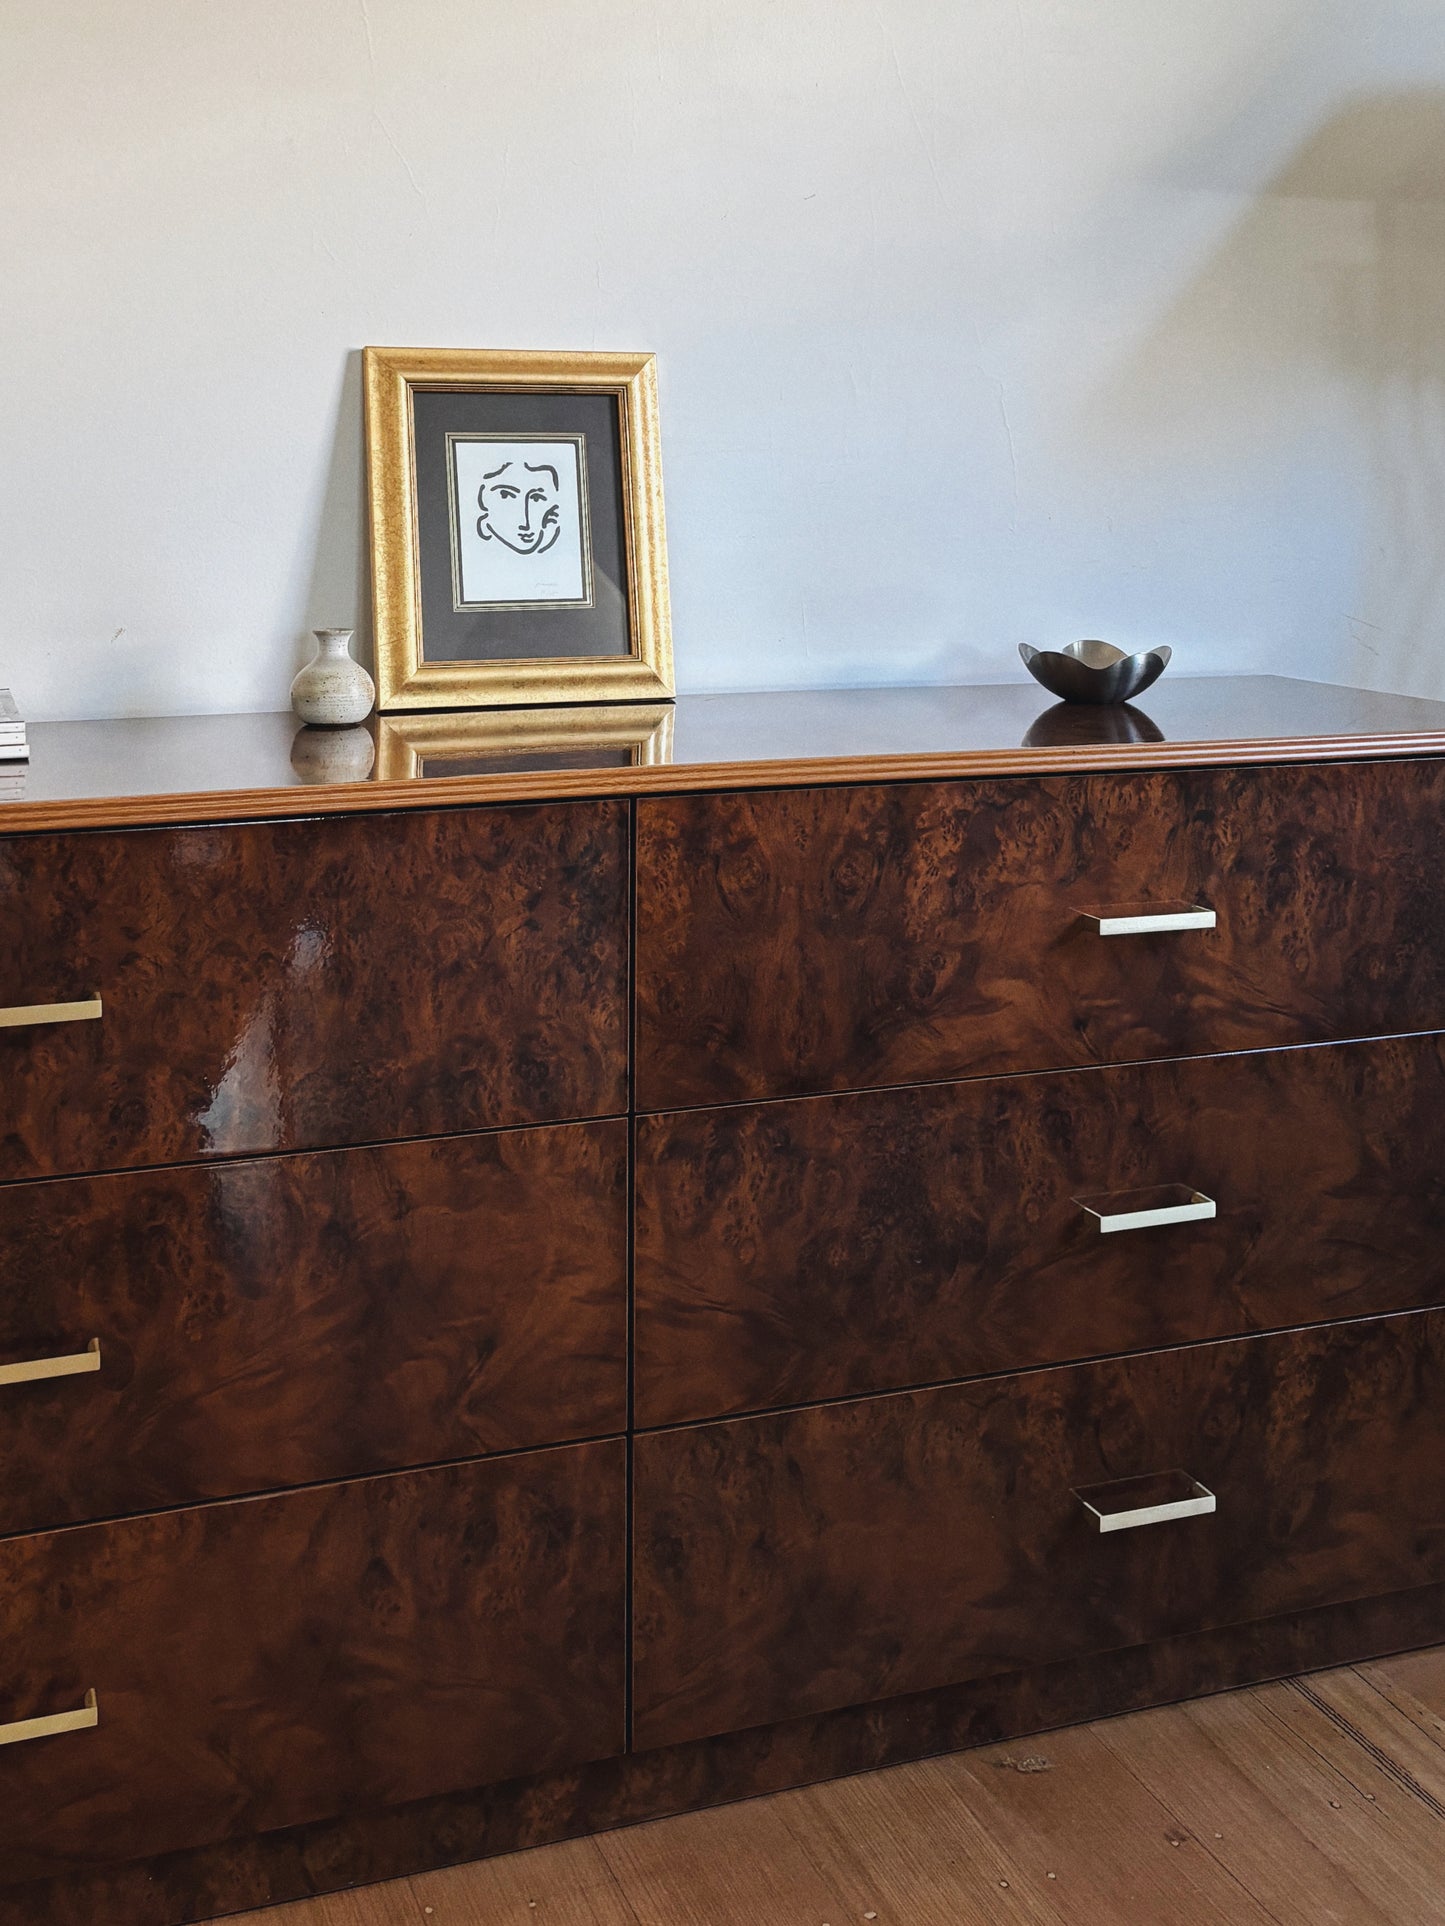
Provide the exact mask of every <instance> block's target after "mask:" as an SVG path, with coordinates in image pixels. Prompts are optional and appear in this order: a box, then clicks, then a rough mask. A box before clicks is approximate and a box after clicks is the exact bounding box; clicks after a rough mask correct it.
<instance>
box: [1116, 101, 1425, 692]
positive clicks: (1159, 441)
mask: <svg viewBox="0 0 1445 1926" xmlns="http://www.w3.org/2000/svg"><path fill="white" fill-rule="evenodd" d="M1205 171H1206V172H1207V170H1205ZM1185 185H1186V186H1188V187H1194V188H1201V189H1203V191H1210V190H1209V184H1208V183H1207V182H1205V181H1202V180H1200V179H1198V178H1196V179H1195V180H1194V181H1193V182H1188V183H1185ZM1088 424H1089V427H1090V429H1091V431H1092V434H1091V438H1093V439H1098V440H1106V441H1107V442H1108V444H1109V448H1110V456H1111V459H1112V458H1116V457H1117V458H1119V459H1125V460H1127V459H1129V458H1130V457H1131V456H1132V457H1133V458H1135V459H1137V458H1138V457H1140V456H1141V455H1142V456H1144V457H1145V458H1146V459H1148V460H1149V461H1151V462H1153V461H1168V462H1171V463H1176V464H1181V465H1183V466H1186V467H1187V466H1188V465H1189V464H1190V463H1194V464H1198V465H1199V466H1200V467H1201V468H1204V467H1205V466H1206V465H1212V466H1214V467H1217V468H1219V469H1221V470H1223V469H1225V468H1226V467H1227V468H1228V469H1229V471H1230V472H1232V473H1233V474H1235V475H1238V474H1239V473H1240V472H1241V470H1243V471H1244V472H1245V473H1247V472H1248V470H1249V467H1250V465H1251V464H1253V465H1254V467H1255V468H1256V469H1258V470H1263V471H1264V472H1265V473H1266V474H1268V473H1269V472H1270V471H1271V468H1272V467H1273V468H1274V469H1275V471H1276V472H1278V471H1279V470H1280V469H1284V470H1286V471H1287V470H1288V468H1289V466H1290V463H1291V462H1293V463H1294V467H1295V473H1296V475H1298V474H1299V473H1300V469H1301V462H1302V460H1303V463H1304V464H1305V465H1306V468H1308V465H1309V464H1315V465H1316V467H1317V465H1318V463H1319V462H1320V461H1321V460H1322V459H1328V461H1329V465H1330V470H1331V484H1332V486H1333V488H1334V492H1335V495H1336V497H1337V500H1338V505H1339V508H1340V510H1341V511H1342V513H1341V520H1342V525H1343V526H1345V527H1347V528H1348V529H1349V530H1350V531H1351V532H1352V533H1354V534H1355V536H1356V539H1357V541H1358V544H1359V547H1358V552H1357V555H1356V556H1355V557H1354V558H1353V562H1354V566H1353V580H1354V583H1355V584H1356V586H1355V587H1354V589H1353V596H1354V598H1355V599H1354V600H1353V602H1352V606H1351V609H1350V610H1349V611H1342V620H1343V621H1344V622H1346V623H1347V625H1348V630H1349V641H1350V643H1351V644H1352V645H1353V647H1352V653H1353V655H1354V663H1355V667H1356V669H1357V670H1358V672H1359V673H1360V674H1361V675H1362V676H1365V677H1367V678H1368V679H1369V680H1370V681H1375V682H1378V683H1379V684H1380V685H1381V686H1384V687H1398V688H1401V689H1408V688H1411V687H1421V686H1422V685H1423V684H1424V683H1427V682H1428V683H1429V684H1430V685H1431V687H1432V692H1435V693H1438V692H1439V691H1438V687H1437V686H1435V685H1438V681H1439V677H1440V673H1441V669H1440V663H1441V657H1442V638H1445V96H1441V95H1440V94H1437V93H1434V92H1429V93H1423V92H1406V93H1394V94H1388V95H1383V96H1377V97H1374V98H1370V99H1365V100H1360V101H1357V102H1355V103H1353V104H1351V105H1350V106H1348V107H1346V108H1344V109H1342V110H1341V111H1340V112H1338V113H1337V114H1335V115H1334V116H1333V117H1332V118H1331V119H1330V120H1329V121H1327V122H1326V123H1325V124H1324V125H1323V126H1322V127H1321V128H1320V129H1319V130H1318V131H1317V132H1316V133H1315V134H1314V135H1313V136H1312V137H1311V138H1310V140H1309V141H1308V142H1306V144H1305V145H1304V146H1303V147H1302V148H1301V150H1300V151H1299V152H1298V154H1296V156H1295V157H1294V159H1293V160H1292V161H1291V162H1290V163H1289V165H1288V166H1287V167H1285V168H1284V169H1283V170H1282V171H1281V172H1280V173H1279V174H1278V175H1277V176H1276V177H1275V178H1274V179H1273V180H1272V181H1271V182H1269V184H1268V185H1267V186H1265V187H1264V188H1262V189H1260V190H1259V192H1258V195H1257V198H1255V199H1254V201H1253V203H1252V205H1251V206H1250V207H1249V209H1248V211H1247V212H1246V213H1245V214H1244V216H1243V217H1242V218H1241V219H1239V220H1238V221H1237V223H1236V225H1235V226H1234V227H1233V228H1232V230H1231V231H1230V232H1229V233H1228V234H1227V237H1226V238H1225V240H1224V242H1223V243H1222V245H1220V246H1219V247H1218V248H1217V250H1216V252H1215V253H1214V255H1213V257H1212V258H1211V259H1210V261H1209V263H1208V265H1207V266H1206V267H1205V268H1204V269H1203V270H1202V271H1201V272H1199V273H1198V274H1197V275H1196V276H1195V277H1194V279H1193V280H1192V282H1191V283H1190V284H1189V285H1188V286H1187V287H1186V288H1185V290H1184V291H1183V292H1182V293H1181V294H1180V295H1179V296H1178V297H1177V299H1176V300H1175V301H1174V303H1173V304H1172V306H1171V307H1170V308H1169V310H1168V312H1167V313H1166V314H1165V316H1164V318H1163V319H1162V320H1161V321H1160V322H1159V323H1158V324H1157V326H1156V327H1155V328H1154V330H1153V331H1152V333H1151V334H1150V336H1149V337H1148V338H1147V340H1146V341H1145V342H1144V343H1143V344H1142V345H1141V346H1140V347H1138V348H1137V349H1136V350H1135V352H1134V353H1133V354H1132V356H1131V357H1130V359H1129V361H1128V363H1127V365H1126V366H1123V367H1121V368H1118V369H1116V371H1115V374H1114V376H1113V377H1112V378H1111V380H1110V381H1109V382H1108V383H1107V384H1106V385H1105V387H1104V388H1103V389H1102V390H1101V391H1098V392H1097V393H1096V394H1095V396H1094V398H1093V400H1092V402H1091V404H1090V406H1089V409H1088ZM1301 450H1304V451H1305V452H1304V455H1303V457H1302V456H1301ZM1312 493H1313V491H1312ZM1324 639H1325V638H1321V641H1324Z"/></svg>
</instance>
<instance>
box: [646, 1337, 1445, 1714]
mask: <svg viewBox="0 0 1445 1926" xmlns="http://www.w3.org/2000/svg"><path fill="white" fill-rule="evenodd" d="M1156 1477H1157V1478H1158V1479H1159V1481H1160V1483H1165V1482H1166V1481H1167V1494H1166V1495H1167V1496H1168V1497H1169V1499H1170V1500H1171V1502H1172V1503H1173V1504H1174V1505H1175V1508H1176V1509H1178V1508H1179V1507H1178V1501H1179V1500H1180V1499H1181V1498H1182V1497H1186V1496H1192V1494H1193V1491H1194V1485H1195V1483H1196V1481H1197V1484H1198V1485H1199V1486H1202V1487H1204V1488H1206V1489H1207V1490H1208V1492H1209V1493H1211V1494H1212V1495H1213V1497H1214V1498H1215V1500H1216V1502H1217V1509H1216V1510H1214V1511H1213V1512H1212V1513H1210V1514H1208V1515H1192V1516H1169V1515H1166V1516H1165V1517H1163V1518H1161V1519H1160V1520H1159V1521H1158V1522H1156V1523H1152V1524H1146V1523H1140V1524H1138V1525H1137V1526H1136V1527H1135V1528H1133V1529H1123V1530H1111V1531H1108V1532H1105V1531H1101V1530H1100V1520H1099V1517H1098V1516H1097V1515H1096V1512H1095V1511H1091V1510H1089V1508H1088V1505H1087V1504H1086V1503H1085V1501H1084V1499H1081V1498H1080V1497H1079V1496H1078V1493H1079V1492H1080V1491H1083V1492H1084V1493H1085V1494H1086V1495H1087V1496H1088V1498H1089V1500H1090V1502H1092V1503H1093V1504H1094V1506H1095V1507H1096V1510H1099V1511H1107V1512H1112V1513H1114V1514H1115V1515H1116V1519H1115V1521H1116V1522H1117V1514H1118V1513H1120V1512H1123V1513H1125V1514H1126V1516H1127V1513H1128V1512H1129V1511H1131V1510H1132V1511H1135V1512H1136V1513H1137V1512H1138V1511H1140V1510H1143V1511H1145V1515H1146V1516H1147V1515H1148V1514H1147V1506H1148V1505H1149V1504H1150V1503H1152V1502H1155V1499H1156V1494H1155V1492H1154V1491H1153V1490H1152V1489H1151V1488H1146V1489H1145V1491H1144V1492H1142V1493H1141V1492H1138V1491H1136V1490H1134V1489H1132V1481H1134V1480H1146V1479H1147V1480H1151V1481H1153V1480H1154V1479H1155V1478H1156ZM1101 1486H1107V1487H1110V1489H1109V1490H1108V1491H1107V1492H1101V1491H1100V1490H1099V1489H1098V1488H1099V1487H1101ZM634 1492H635V1499H634V1502H635V1507H636V1510H635V1522H634V1546H635V1553H634V1557H635V1577H634V1593H633V1596H634V1602H635V1613H636V1617H635V1625H634V1642H633V1652H634V1663H633V1707H634V1728H633V1729H634V1737H635V1743H636V1744H637V1745H638V1746H639V1747H649V1746H660V1745H670V1744H673V1743H676V1742H678V1741H681V1740H686V1739H695V1738H701V1737H703V1736H705V1735H707V1734H711V1733H718V1732H725V1731H734V1730H740V1729H743V1728H746V1727H749V1726H755V1725H765V1724H770V1723H772V1722H773V1721H775V1720H780V1719H789V1718H795V1717H799V1716H802V1715H807V1714H812V1713H817V1712H823V1711H827V1710H829V1709H832V1708H834V1707H838V1706H844V1705H853V1704H858V1703H866V1702H867V1701H870V1700H876V1699H884V1698H892V1697H894V1696H896V1695H898V1694H903V1693H908V1692H916V1691H922V1690H926V1689H929V1688H932V1687H935V1686H941V1685H946V1684H952V1683H957V1682H961V1681H965V1680H968V1679H972V1678H982V1677H987V1676H990V1675H994V1674H1000V1673H1005V1672H1009V1671H1013V1670H1016V1669H1019V1668H1023V1667H1028V1666H1035V1665H1041V1664H1047V1663H1049V1662H1051V1661H1054V1660H1060V1659H1066V1658H1081V1657H1087V1656H1088V1655H1089V1654H1091V1653H1094V1652H1102V1651H1107V1650H1111V1649H1119V1648H1123V1647H1126V1646H1131V1645H1139V1644H1145V1643H1148V1642H1149V1641H1151V1640H1153V1639H1157V1638H1162V1637H1166V1636H1170V1635H1174V1634H1180V1633H1186V1632H1191V1631H1196V1630H1201V1629H1207V1628H1213V1627H1220V1626H1225V1625H1231V1624H1246V1623H1251V1622H1254V1621H1257V1620H1260V1619H1266V1618H1270V1617H1274V1616H1277V1615H1280V1614H1284V1613H1290V1612H1294V1611H1298V1610H1303V1609H1307V1608H1310V1607H1315V1606H1323V1605H1329V1604H1334V1603H1341V1602H1345V1601H1348V1600H1352V1599H1357V1598H1366V1597H1372V1596H1377V1595H1383V1594H1386V1593H1389V1592H1394V1591H1400V1590H1404V1589H1406V1588H1408V1587H1411V1586H1416V1585H1423V1584H1427V1583H1434V1582H1438V1581H1439V1580H1440V1579H1441V1578H1442V1577H1445V1314H1442V1313H1437V1312H1433V1311H1424V1312H1415V1313H1411V1314H1409V1315H1406V1316H1403V1317H1399V1318H1389V1319H1379V1320H1375V1321H1372V1322H1369V1323H1365V1324H1345V1325H1331V1326H1327V1327H1323V1328H1321V1329H1317V1330H1314V1331H1307V1332H1293V1333H1289V1334H1287V1335H1284V1336H1279V1337H1261V1338H1244V1339H1240V1340H1236V1341H1233V1342H1229V1343H1224V1344H1218V1345H1202V1346H1196V1347H1193V1348H1189V1349H1184V1350H1177V1351H1167V1352H1155V1353H1151V1354H1150V1355H1148V1356H1146V1357H1141V1358H1132V1359H1123V1360H1112V1361H1110V1362H1108V1363H1101V1364H1089V1365H1076V1366H1071V1367H1069V1368H1067V1369H1062V1370H1051V1371H1040V1372H1036V1373H1031V1374H1026V1375H1023V1376H1018V1377H1011V1378H994V1379H989V1380H986V1381H983V1382H980V1383H975V1384H970V1385H956V1386H951V1387H949V1388H947V1389H942V1390H932V1391H920V1392H905V1393H898V1394H895V1395H894V1396H891V1397H885V1398H873V1399H863V1400H859V1401H856V1402H851V1403H846V1404H835V1405H825V1406H815V1407H813V1408H812V1409H810V1410H807V1411H798V1412H792V1413H788V1414H784V1415H773V1416H767V1417H756V1418H738V1419H732V1420H730V1421H728V1422H726V1423H722V1424H713V1425H702V1426H697V1427H691V1428H688V1429H685V1430H678V1431H661V1432H652V1433H649V1434H647V1435H645V1436H643V1437H640V1438H639V1439H638V1440H637V1444H636V1452H635V1483H634ZM1193 1502H1194V1504H1195V1505H1196V1506H1197V1504H1198V1502H1199V1501H1198V1500H1197V1499H1196V1500H1194V1501H1193ZM1185 1509H1188V1506H1187V1505H1186V1506H1185Z"/></svg>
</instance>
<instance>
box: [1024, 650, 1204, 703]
mask: <svg viewBox="0 0 1445 1926" xmlns="http://www.w3.org/2000/svg"><path fill="white" fill-rule="evenodd" d="M1172 653H1173V651H1172V650H1171V649H1168V648H1159V649H1147V650H1145V651H1144V653H1143V654H1141V655H1126V654H1125V653H1124V651H1123V650H1122V649H1116V648H1115V647H1114V645H1113V643H1112V642H1070V643H1069V644H1068V646H1067V647H1066V648H1062V649H1031V648H1030V647H1029V645H1028V643H1027V642H1020V643H1019V654H1020V655H1021V656H1022V657H1023V663H1024V667H1025V668H1026V669H1027V670H1028V672H1029V674H1030V675H1031V676H1032V677H1033V678H1034V680H1035V682H1042V683H1043V685H1044V687H1045V688H1046V689H1047V690H1048V691H1049V693H1050V695H1056V696H1061V697H1062V698H1063V700H1064V701H1065V702H1129V701H1131V700H1132V698H1133V697H1134V696H1136V695H1139V694H1141V693H1142V691H1143V690H1145V689H1147V688H1148V687H1149V685H1150V683H1151V682H1157V681H1158V680H1159V678H1160V676H1161V675H1163V673H1164V670H1165V668H1166V667H1167V665H1168V662H1169V657H1170V655H1171V654H1172Z"/></svg>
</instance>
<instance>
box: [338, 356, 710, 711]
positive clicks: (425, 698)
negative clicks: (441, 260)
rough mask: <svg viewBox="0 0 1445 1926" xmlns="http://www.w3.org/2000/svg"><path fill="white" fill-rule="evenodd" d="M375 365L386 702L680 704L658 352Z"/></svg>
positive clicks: (373, 446) (376, 543)
mask: <svg viewBox="0 0 1445 1926" xmlns="http://www.w3.org/2000/svg"><path fill="white" fill-rule="evenodd" d="M364 359H365V378H366V447H367V478H368V489H369V495H370V503H371V553H372V600H373V609H374V614H375V624H376V683H377V695H378V707H379V708H381V709H383V710H392V711H395V710H398V709H445V708H452V709H455V708H479V707H482V706H489V707H514V706H518V705H530V704H540V703H552V702H556V703H562V702H572V703H598V702H638V701H648V700H651V701H657V700H658V699H663V700H666V699H668V698H670V697H671V695H672V686H673V685H672V633H671V622H670V615H669V605H668V593H667V555H666V538H665V533H664V528H663V515H662V474H661V457H660V452H659V447H658V432H657V380H656V365H655V363H654V360H653V357H652V356H651V355H647V354H539V353H530V352H528V353H506V354H503V353H492V352H490V351H479V350H472V349H456V350H452V349H437V348H368V349H367V350H366V354H365V358H364Z"/></svg>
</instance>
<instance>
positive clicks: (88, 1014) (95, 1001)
mask: <svg viewBox="0 0 1445 1926" xmlns="http://www.w3.org/2000/svg"><path fill="white" fill-rule="evenodd" d="M100 1016H101V1008H100V998H99V997H98V996H88V997H87V998H86V999H85V1001H84V1002H83V1003H12V1004H10V1005H9V1006H8V1007H7V1008H4V1009H0V1030H34V1029H38V1028H39V1026H40V1025H41V1024H42V1023H98V1022H99V1021H100Z"/></svg>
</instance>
